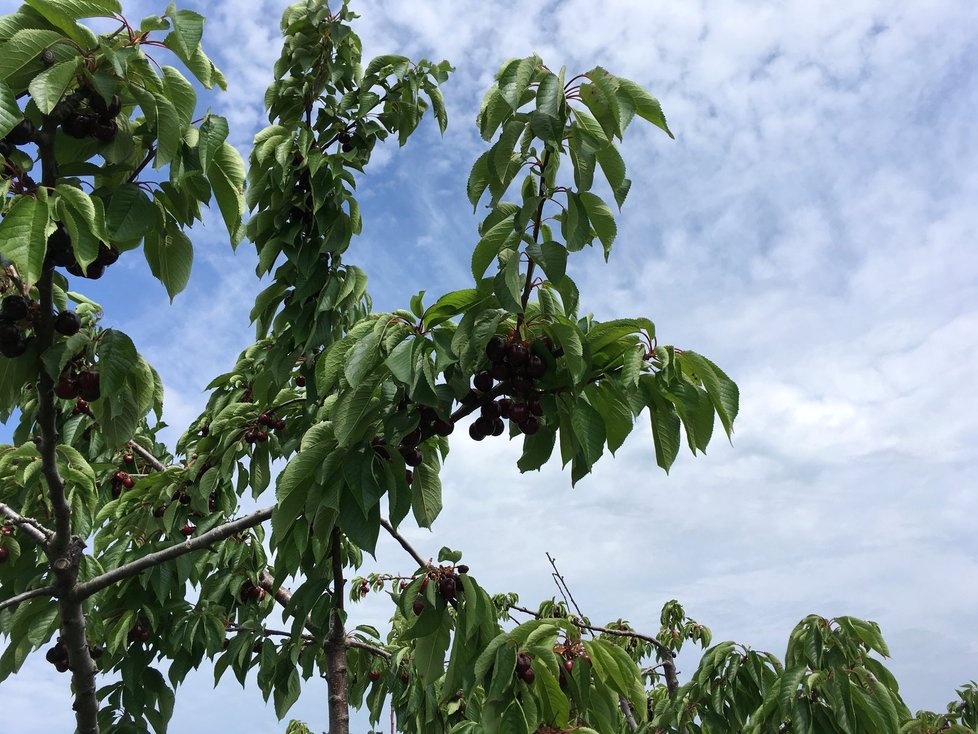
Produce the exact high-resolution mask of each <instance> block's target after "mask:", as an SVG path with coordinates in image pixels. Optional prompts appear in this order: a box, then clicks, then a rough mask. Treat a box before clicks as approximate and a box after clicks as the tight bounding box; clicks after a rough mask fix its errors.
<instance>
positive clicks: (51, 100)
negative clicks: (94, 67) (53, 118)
mask: <svg viewBox="0 0 978 734" xmlns="http://www.w3.org/2000/svg"><path fill="white" fill-rule="evenodd" d="M81 62H82V59H81V57H80V56H76V57H75V58H73V59H70V60H68V61H62V62H61V63H60V64H55V65H54V66H52V67H51V68H50V69H47V70H46V71H43V72H41V73H40V74H38V75H37V76H36V77H34V79H33V80H32V81H31V83H30V85H29V86H28V89H29V90H30V93H31V98H32V99H33V100H34V104H36V105H37V109H39V110H40V111H41V114H44V115H50V114H51V111H52V110H54V107H55V105H56V104H58V102H60V101H61V98H62V97H63V96H64V93H65V90H66V89H68V86H69V85H70V84H71V83H72V81H74V79H75V74H77V73H78V67H79V66H81Z"/></svg>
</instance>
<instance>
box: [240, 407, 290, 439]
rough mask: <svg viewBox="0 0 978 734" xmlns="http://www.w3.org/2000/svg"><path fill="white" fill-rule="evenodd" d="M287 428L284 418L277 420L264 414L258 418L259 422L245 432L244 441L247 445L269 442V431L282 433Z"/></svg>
mask: <svg viewBox="0 0 978 734" xmlns="http://www.w3.org/2000/svg"><path fill="white" fill-rule="evenodd" d="M284 428H285V420H284V419H282V418H275V417H274V416H273V415H271V414H270V413H262V414H261V415H260V416H258V420H257V421H255V422H254V423H252V424H249V427H248V428H247V430H246V431H245V434H244V440H245V443H264V442H265V441H267V440H268V431H269V430H272V431H281V430H282V429H284Z"/></svg>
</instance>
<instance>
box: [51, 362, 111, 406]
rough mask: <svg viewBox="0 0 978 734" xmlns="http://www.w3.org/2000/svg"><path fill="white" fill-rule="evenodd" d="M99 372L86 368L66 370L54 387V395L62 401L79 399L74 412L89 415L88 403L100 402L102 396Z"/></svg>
mask: <svg viewBox="0 0 978 734" xmlns="http://www.w3.org/2000/svg"><path fill="white" fill-rule="evenodd" d="M100 382H101V380H100V378H99V373H98V370H95V369H92V368H91V367H86V368H84V369H82V370H77V371H72V370H66V371H65V372H64V373H62V375H61V377H59V378H58V382H57V383H56V384H55V386H54V394H55V395H57V396H58V397H59V398H61V399H62V400H72V399H73V398H79V399H78V400H77V401H76V402H75V410H73V411H72V412H73V413H74V414H75V415H77V414H78V413H88V412H89V411H88V410H87V408H88V403H90V402H91V401H92V400H98V399H99V398H100V397H101V396H102V388H101V386H100Z"/></svg>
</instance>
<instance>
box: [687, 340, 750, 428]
mask: <svg viewBox="0 0 978 734" xmlns="http://www.w3.org/2000/svg"><path fill="white" fill-rule="evenodd" d="M682 362H684V363H686V364H688V365H689V366H690V367H691V368H692V375H693V377H694V379H699V380H700V381H702V383H703V387H705V388H706V392H707V393H708V394H709V396H710V400H712V401H713V407H714V408H715V409H716V411H717V415H718V416H719V417H720V422H721V423H722V424H723V429H724V430H725V431H726V432H727V438H729V437H730V434H731V433H733V422H734V419H735V418H736V417H737V413H738V411H739V410H740V390H739V389H738V388H737V385H736V384H735V383H734V381H733V380H731V379H730V378H729V377H727V376H726V375H725V374H724V372H723V370H721V369H720V368H719V367H717V366H716V365H715V364H713V362H711V361H710V360H708V359H707V358H706V357H704V356H703V355H701V354H697V353H696V352H688V351H687V352H683V354H682Z"/></svg>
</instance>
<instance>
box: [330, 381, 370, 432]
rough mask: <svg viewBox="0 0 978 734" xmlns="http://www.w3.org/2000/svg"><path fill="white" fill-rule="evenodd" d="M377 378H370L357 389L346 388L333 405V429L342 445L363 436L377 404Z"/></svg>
mask: <svg viewBox="0 0 978 734" xmlns="http://www.w3.org/2000/svg"><path fill="white" fill-rule="evenodd" d="M375 390H376V380H369V381H367V382H365V383H363V384H362V385H360V386H359V387H358V388H356V389H355V390H346V391H344V392H343V393H342V394H341V395H340V398H339V399H338V400H337V401H336V405H335V406H334V407H333V430H334V431H335V434H336V440H337V441H338V442H339V445H340V446H352V445H353V444H355V443H356V442H357V441H358V440H359V439H360V437H361V434H362V433H363V430H364V428H365V427H366V423H367V422H368V421H369V420H370V419H371V418H370V416H371V413H372V409H373V408H374V407H375V406H376V402H377V399H376V398H375V397H374V392H375Z"/></svg>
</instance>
